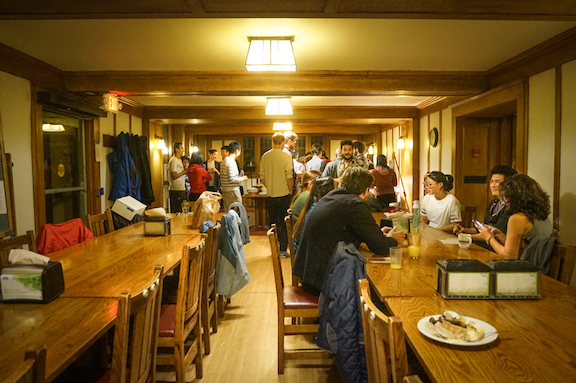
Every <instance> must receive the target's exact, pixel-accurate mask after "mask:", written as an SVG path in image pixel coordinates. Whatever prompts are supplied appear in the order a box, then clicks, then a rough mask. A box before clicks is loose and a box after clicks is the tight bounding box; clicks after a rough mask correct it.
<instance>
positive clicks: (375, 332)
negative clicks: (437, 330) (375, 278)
mask: <svg viewBox="0 0 576 383" xmlns="http://www.w3.org/2000/svg"><path fill="white" fill-rule="evenodd" d="M358 284H359V288H360V305H361V307H362V309H361V311H362V324H363V327H364V344H365V348H366V366H367V367H368V381H369V382H370V383H400V382H408V383H409V382H421V380H420V378H418V377H417V376H414V375H412V376H409V375H408V356H407V354H406V341H405V339H404V329H403V328H402V320H401V319H400V318H398V317H394V316H391V317H389V316H387V315H386V314H384V313H383V312H382V311H380V310H379V309H378V308H377V307H376V306H375V305H374V302H372V298H371V297H370V287H369V284H368V280H366V279H361V280H359V281H358Z"/></svg>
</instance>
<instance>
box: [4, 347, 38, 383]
mask: <svg viewBox="0 0 576 383" xmlns="http://www.w3.org/2000/svg"><path fill="white" fill-rule="evenodd" d="M25 358H26V360H25V364H24V368H23V369H21V370H20V371H16V372H14V373H13V374H12V375H10V376H9V377H8V379H7V380H5V381H4V383H44V381H45V376H46V348H44V346H42V347H40V348H39V349H37V350H28V351H26V354H25ZM3 368H7V366H4V367H3Z"/></svg>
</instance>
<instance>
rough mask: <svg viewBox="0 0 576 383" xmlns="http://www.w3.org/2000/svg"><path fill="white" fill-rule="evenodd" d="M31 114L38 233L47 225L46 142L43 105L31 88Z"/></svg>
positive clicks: (35, 217) (33, 186) (35, 212)
mask: <svg viewBox="0 0 576 383" xmlns="http://www.w3.org/2000/svg"><path fill="white" fill-rule="evenodd" d="M30 94H31V105H32V108H31V109H32V110H31V114H30V116H31V117H30V118H31V123H30V125H31V129H32V188H33V189H34V224H35V231H36V233H38V232H39V230H40V227H42V225H44V224H46V196H45V195H44V141H43V136H42V105H40V104H38V102H37V100H36V95H37V94H38V92H37V89H36V87H35V86H34V85H32V86H31V90H30Z"/></svg>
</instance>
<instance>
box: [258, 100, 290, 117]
mask: <svg viewBox="0 0 576 383" xmlns="http://www.w3.org/2000/svg"><path fill="white" fill-rule="evenodd" d="M265 114H266V115H267V116H278V115H287V114H293V111H292V102H291V101H290V97H266V112H265Z"/></svg>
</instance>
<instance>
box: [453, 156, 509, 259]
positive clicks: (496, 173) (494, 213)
mask: <svg viewBox="0 0 576 383" xmlns="http://www.w3.org/2000/svg"><path fill="white" fill-rule="evenodd" d="M515 174H518V172H517V171H516V170H514V169H512V168H511V167H510V166H507V165H497V166H495V167H493V168H492V170H490V192H491V193H492V195H493V196H494V199H493V200H492V201H491V202H490V203H489V204H488V207H487V209H486V215H485V216H484V221H483V222H484V224H485V225H490V226H493V227H495V228H497V229H498V230H500V231H501V232H503V233H504V234H506V228H507V226H508V218H510V214H508V212H507V211H506V205H505V204H504V203H503V202H502V201H501V200H500V198H498V197H499V195H498V186H500V184H501V183H502V181H504V180H505V179H506V178H508V177H512V176H513V175H515ZM453 231H454V234H460V233H468V234H472V240H474V243H475V244H477V245H478V246H482V247H484V248H485V249H488V250H493V249H492V246H490V245H488V244H486V242H484V240H483V239H482V237H481V236H480V234H478V230H476V228H474V227H471V228H464V227H462V226H461V225H460V224H456V225H454V229H453Z"/></svg>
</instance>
